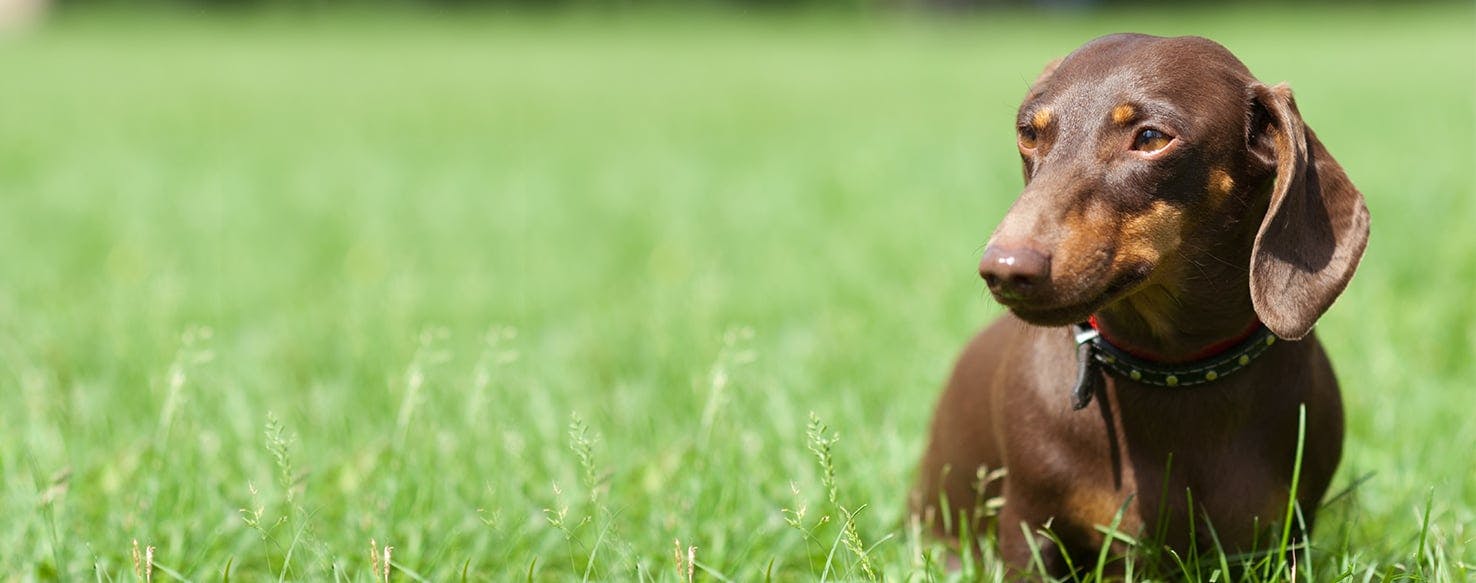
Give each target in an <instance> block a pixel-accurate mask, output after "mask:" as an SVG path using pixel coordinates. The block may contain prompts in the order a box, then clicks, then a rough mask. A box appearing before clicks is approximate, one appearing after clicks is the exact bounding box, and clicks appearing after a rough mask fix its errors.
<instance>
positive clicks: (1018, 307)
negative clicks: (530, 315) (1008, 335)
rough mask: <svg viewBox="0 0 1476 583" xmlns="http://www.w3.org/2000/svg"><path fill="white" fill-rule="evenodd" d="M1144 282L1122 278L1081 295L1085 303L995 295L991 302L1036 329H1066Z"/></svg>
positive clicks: (1140, 278)
mask: <svg viewBox="0 0 1476 583" xmlns="http://www.w3.org/2000/svg"><path fill="white" fill-rule="evenodd" d="M1144 279H1146V278H1145V277H1144V276H1142V275H1140V274H1137V273H1134V274H1129V275H1125V276H1123V277H1121V278H1119V279H1117V280H1115V281H1113V282H1112V283H1111V284H1109V285H1106V286H1103V287H1102V288H1101V290H1100V291H1098V292H1097V293H1094V294H1084V295H1086V297H1087V298H1089V299H1087V300H1085V301H1070V300H1068V301H1058V302H1049V303H1048V302H1028V301H1020V300H1012V299H1010V298H1002V297H1000V296H998V295H996V296H995V298H994V299H995V300H996V301H998V302H999V303H1000V304H1003V305H1004V307H1006V308H1009V310H1010V312H1011V313H1013V314H1015V316H1016V317H1018V318H1020V319H1021V320H1024V321H1025V322H1026V323H1029V324H1034V325H1036V326H1067V325H1070V324H1076V323H1078V322H1085V321H1086V319H1087V317H1089V316H1091V315H1092V314H1093V313H1096V312H1097V311H1098V310H1101V309H1102V308H1103V307H1106V306H1107V305H1108V304H1111V303H1112V302H1115V301H1117V300H1118V299H1120V298H1121V297H1122V296H1125V295H1127V293H1128V292H1129V291H1131V290H1132V289H1133V288H1134V287H1136V286H1137V285H1138V284H1139V283H1142V282H1143V280H1144Z"/></svg>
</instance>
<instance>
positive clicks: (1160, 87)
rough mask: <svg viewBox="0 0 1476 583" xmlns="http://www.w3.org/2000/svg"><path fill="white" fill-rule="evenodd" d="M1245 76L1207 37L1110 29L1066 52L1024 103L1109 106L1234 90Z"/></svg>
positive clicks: (1239, 65)
mask: <svg viewBox="0 0 1476 583" xmlns="http://www.w3.org/2000/svg"><path fill="white" fill-rule="evenodd" d="M1250 79H1251V76H1250V73H1249V71H1248V70H1247V69H1246V68H1245V65H1244V64H1242V63H1241V62H1240V60H1239V59H1237V58H1235V56H1234V55H1233V54H1231V53H1230V51H1229V50H1227V49H1225V47H1223V46H1220V45H1219V44H1218V43H1216V42H1214V41H1211V40H1209V39H1205V38H1200V37H1173V38H1164V37H1156V36H1149V35H1141V34H1116V35H1109V36H1105V37H1101V38H1098V39H1095V40H1093V41H1091V42H1088V43H1087V44H1085V45H1082V47H1081V48H1079V49H1077V50H1076V51H1074V52H1072V53H1071V54H1070V55H1068V56H1067V57H1066V58H1065V59H1063V60H1062V62H1061V64H1060V65H1059V66H1058V67H1057V68H1056V70H1055V71H1054V72H1052V74H1050V75H1049V76H1047V77H1046V78H1045V79H1042V80H1041V82H1040V83H1039V84H1038V85H1036V86H1035V87H1032V89H1031V92H1030V95H1029V96H1027V98H1026V103H1030V102H1032V101H1039V100H1047V101H1051V102H1055V103H1057V104H1069V105H1070V106H1072V108H1073V109H1083V108H1101V107H1108V108H1110V107H1112V106H1114V105H1116V104H1118V103H1121V102H1124V101H1132V100H1140V99H1175V98H1183V97H1193V96H1200V95H1206V96H1207V95H1208V94H1213V93H1236V94H1238V93H1241V92H1243V91H1244V87H1245V84H1246V83H1247V82H1248V80H1250Z"/></svg>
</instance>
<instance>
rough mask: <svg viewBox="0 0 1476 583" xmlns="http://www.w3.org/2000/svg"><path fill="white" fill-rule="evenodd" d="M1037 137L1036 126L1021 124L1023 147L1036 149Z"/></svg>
mask: <svg viewBox="0 0 1476 583" xmlns="http://www.w3.org/2000/svg"><path fill="white" fill-rule="evenodd" d="M1037 139H1038V137H1037V136H1036V135H1035V128H1033V127H1030V126H1020V147H1021V148H1024V149H1026V150H1034V149H1035V143H1036V140H1037Z"/></svg>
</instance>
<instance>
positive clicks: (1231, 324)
mask: <svg viewBox="0 0 1476 583" xmlns="http://www.w3.org/2000/svg"><path fill="white" fill-rule="evenodd" d="M1247 223H1249V222H1248V221H1247ZM1256 226H1257V225H1256V224H1238V225H1227V226H1225V227H1224V228H1225V229H1226V230H1228V231H1230V232H1228V233H1227V232H1221V233H1219V234H1218V235H1216V236H1210V237H1200V238H1198V240H1197V241H1186V242H1185V244H1184V245H1182V246H1181V248H1180V250H1179V251H1180V252H1179V253H1178V254H1177V255H1176V256H1175V257H1173V258H1172V260H1170V258H1165V260H1164V262H1163V263H1161V264H1160V266H1159V269H1158V270H1157V271H1156V272H1155V274H1154V276H1153V277H1151V278H1150V279H1149V280H1148V282H1147V283H1146V284H1145V285H1143V286H1142V287H1140V288H1139V289H1138V290H1136V291H1134V292H1133V293H1132V294H1130V295H1128V296H1126V297H1124V298H1122V299H1120V300H1118V301H1116V302H1113V303H1112V304H1110V305H1108V306H1106V307H1104V308H1102V309H1101V310H1099V311H1098V312H1097V313H1096V314H1095V315H1094V316H1095V324H1096V325H1097V327H1098V329H1099V330H1101V332H1102V335H1103V337H1104V338H1106V339H1107V340H1108V341H1109V342H1112V343H1113V344H1114V345H1117V346H1119V347H1120V348H1123V349H1125V350H1128V351H1129V352H1134V353H1138V354H1141V355H1144V356H1146V357H1148V358H1150V359H1151V360H1156V361H1160V362H1166V363H1176V362H1187V361H1191V360H1195V359H1197V358H1202V357H1205V356H1207V355H1206V354H1205V352H1206V349H1211V351H1212V349H1213V348H1214V347H1215V346H1216V345H1223V344H1225V343H1226V342H1232V343H1233V341H1235V340H1238V339H1243V338H1244V337H1245V336H1246V335H1247V332H1248V331H1253V330H1254V328H1255V326H1256V325H1257V324H1258V322H1259V321H1258V320H1257V318H1256V312H1255V309H1254V307H1253V305H1252V304H1251V297H1250V272H1249V267H1248V266H1249V265H1250V256H1251V246H1252V242H1253V241H1254V239H1255V227H1256ZM1217 237H1218V238H1219V240H1220V241H1221V242H1220V243H1219V244H1213V243H1210V244H1205V243H1203V242H1204V241H1215V240H1216V239H1217Z"/></svg>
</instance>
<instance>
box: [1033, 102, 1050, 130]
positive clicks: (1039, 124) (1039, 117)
mask: <svg viewBox="0 0 1476 583" xmlns="http://www.w3.org/2000/svg"><path fill="white" fill-rule="evenodd" d="M1052 115H1054V114H1053V113H1052V112H1051V109H1050V108H1049V107H1043V108H1041V109H1039V110H1036V112H1035V115H1033V116H1031V118H1030V125H1032V126H1035V129H1036V130H1037V131H1038V130H1043V129H1045V127H1046V126H1048V125H1050V123H1051V116H1052Z"/></svg>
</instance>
